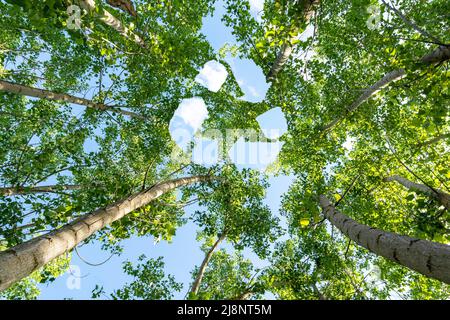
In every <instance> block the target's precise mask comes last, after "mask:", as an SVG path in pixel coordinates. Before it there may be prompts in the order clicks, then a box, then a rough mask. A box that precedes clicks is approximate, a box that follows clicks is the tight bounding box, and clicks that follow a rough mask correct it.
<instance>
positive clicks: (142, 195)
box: [0, 176, 213, 291]
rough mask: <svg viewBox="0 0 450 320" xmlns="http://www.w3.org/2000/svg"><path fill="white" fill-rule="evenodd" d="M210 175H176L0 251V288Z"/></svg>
mask: <svg viewBox="0 0 450 320" xmlns="http://www.w3.org/2000/svg"><path fill="white" fill-rule="evenodd" d="M211 179H213V177H211V176H194V177H188V178H180V179H175V180H170V181H166V182H162V183H159V184H156V185H155V186H153V187H151V188H150V189H148V190H146V191H143V192H139V193H137V194H135V195H133V196H131V197H129V198H127V199H124V200H121V201H118V202H116V203H114V204H112V205H110V206H108V207H106V208H104V209H98V210H96V211H94V212H91V213H88V214H86V215H84V216H82V217H80V218H78V219H76V220H75V221H73V222H71V223H69V224H66V225H65V226H64V227H62V228H60V229H57V230H54V231H52V232H50V233H47V234H45V235H42V236H40V237H37V238H34V239H32V240H29V241H26V242H24V243H22V244H19V245H17V246H14V247H12V248H9V249H7V250H5V251H2V252H0V291H2V290H5V289H7V288H8V287H9V286H11V285H12V284H13V283H15V282H17V281H19V280H21V279H22V278H24V277H26V276H28V275H29V274H30V273H32V272H33V271H35V270H37V269H38V268H40V267H42V266H44V265H45V264H47V263H49V262H50V261H52V260H53V259H55V258H57V257H59V256H60V255H62V254H64V253H65V252H68V251H70V250H71V249H73V248H74V247H76V246H77V245H78V244H79V243H81V242H82V241H84V240H85V239H87V238H88V237H90V236H91V235H93V234H94V233H95V232H97V231H99V230H101V229H103V228H104V227H106V226H107V225H109V224H111V223H113V222H115V221H118V220H120V219H121V218H123V217H124V216H125V215H127V214H129V213H131V212H133V211H135V210H136V209H139V208H141V207H143V206H145V205H147V204H148V203H150V202H151V201H153V200H155V199H156V198H158V197H160V196H162V195H163V194H165V193H167V192H169V191H172V190H174V189H176V188H179V187H183V186H186V185H190V184H194V183H198V182H204V181H209V180H211Z"/></svg>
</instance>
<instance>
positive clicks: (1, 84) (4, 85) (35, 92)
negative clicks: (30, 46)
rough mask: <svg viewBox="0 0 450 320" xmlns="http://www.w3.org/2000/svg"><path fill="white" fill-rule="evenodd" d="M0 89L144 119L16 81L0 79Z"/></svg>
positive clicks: (141, 117)
mask: <svg viewBox="0 0 450 320" xmlns="http://www.w3.org/2000/svg"><path fill="white" fill-rule="evenodd" d="M0 91H4V92H9V93H13V94H18V95H22V96H27V97H33V98H39V99H45V100H51V101H64V102H69V103H73V104H78V105H82V106H85V107H88V108H92V109H95V110H101V111H111V112H114V113H118V114H122V115H125V116H129V117H132V118H137V119H144V117H143V116H141V115H139V114H137V113H134V112H130V111H126V110H122V109H119V108H116V107H112V106H108V105H105V104H103V103H97V102H94V101H91V100H88V99H85V98H79V97H75V96H72V95H70V94H66V93H56V92H52V91H48V90H44V89H39V88H33V87H29V86H24V85H21V84H17V83H13V82H9V81H5V80H0Z"/></svg>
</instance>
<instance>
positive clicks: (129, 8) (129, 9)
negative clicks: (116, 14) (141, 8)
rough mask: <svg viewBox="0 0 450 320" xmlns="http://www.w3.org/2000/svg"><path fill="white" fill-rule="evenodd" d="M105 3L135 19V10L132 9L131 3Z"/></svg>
mask: <svg viewBox="0 0 450 320" xmlns="http://www.w3.org/2000/svg"><path fill="white" fill-rule="evenodd" d="M106 2H107V3H108V4H109V5H110V6H113V7H116V8H119V9H120V10H122V11H124V12H126V13H128V14H129V15H130V16H132V17H137V12H136V9H134V5H133V2H131V1H130V0H106Z"/></svg>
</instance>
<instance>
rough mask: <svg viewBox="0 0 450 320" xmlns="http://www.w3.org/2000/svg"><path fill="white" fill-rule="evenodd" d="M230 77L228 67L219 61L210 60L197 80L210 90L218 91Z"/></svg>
mask: <svg viewBox="0 0 450 320" xmlns="http://www.w3.org/2000/svg"><path fill="white" fill-rule="evenodd" d="M227 77H228V72H227V69H226V68H225V67H224V66H223V65H222V64H221V63H219V62H217V61H214V60H212V61H208V62H207V63H206V64H205V66H204V67H203V69H202V70H200V73H199V74H198V76H197V77H196V78H195V81H196V82H198V83H199V84H201V85H202V86H204V87H205V88H208V90H209V91H212V92H218V91H219V90H220V88H221V87H222V85H223V84H224V83H225V81H226V80H227Z"/></svg>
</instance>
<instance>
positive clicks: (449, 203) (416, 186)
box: [384, 175, 450, 210]
mask: <svg viewBox="0 0 450 320" xmlns="http://www.w3.org/2000/svg"><path fill="white" fill-rule="evenodd" d="M384 181H385V182H392V181H396V182H398V183H400V184H401V185H403V186H404V187H406V188H407V189H409V190H411V191H415V192H419V193H423V194H426V195H427V196H429V197H430V198H433V199H435V200H437V201H439V203H440V204H442V205H443V206H444V207H445V208H447V210H450V194H448V193H446V192H444V191H442V190H440V189H435V188H430V187H429V186H426V185H424V184H420V183H415V182H412V181H411V180H408V179H406V178H404V177H402V176H399V175H394V176H391V177H387V178H385V179H384Z"/></svg>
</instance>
